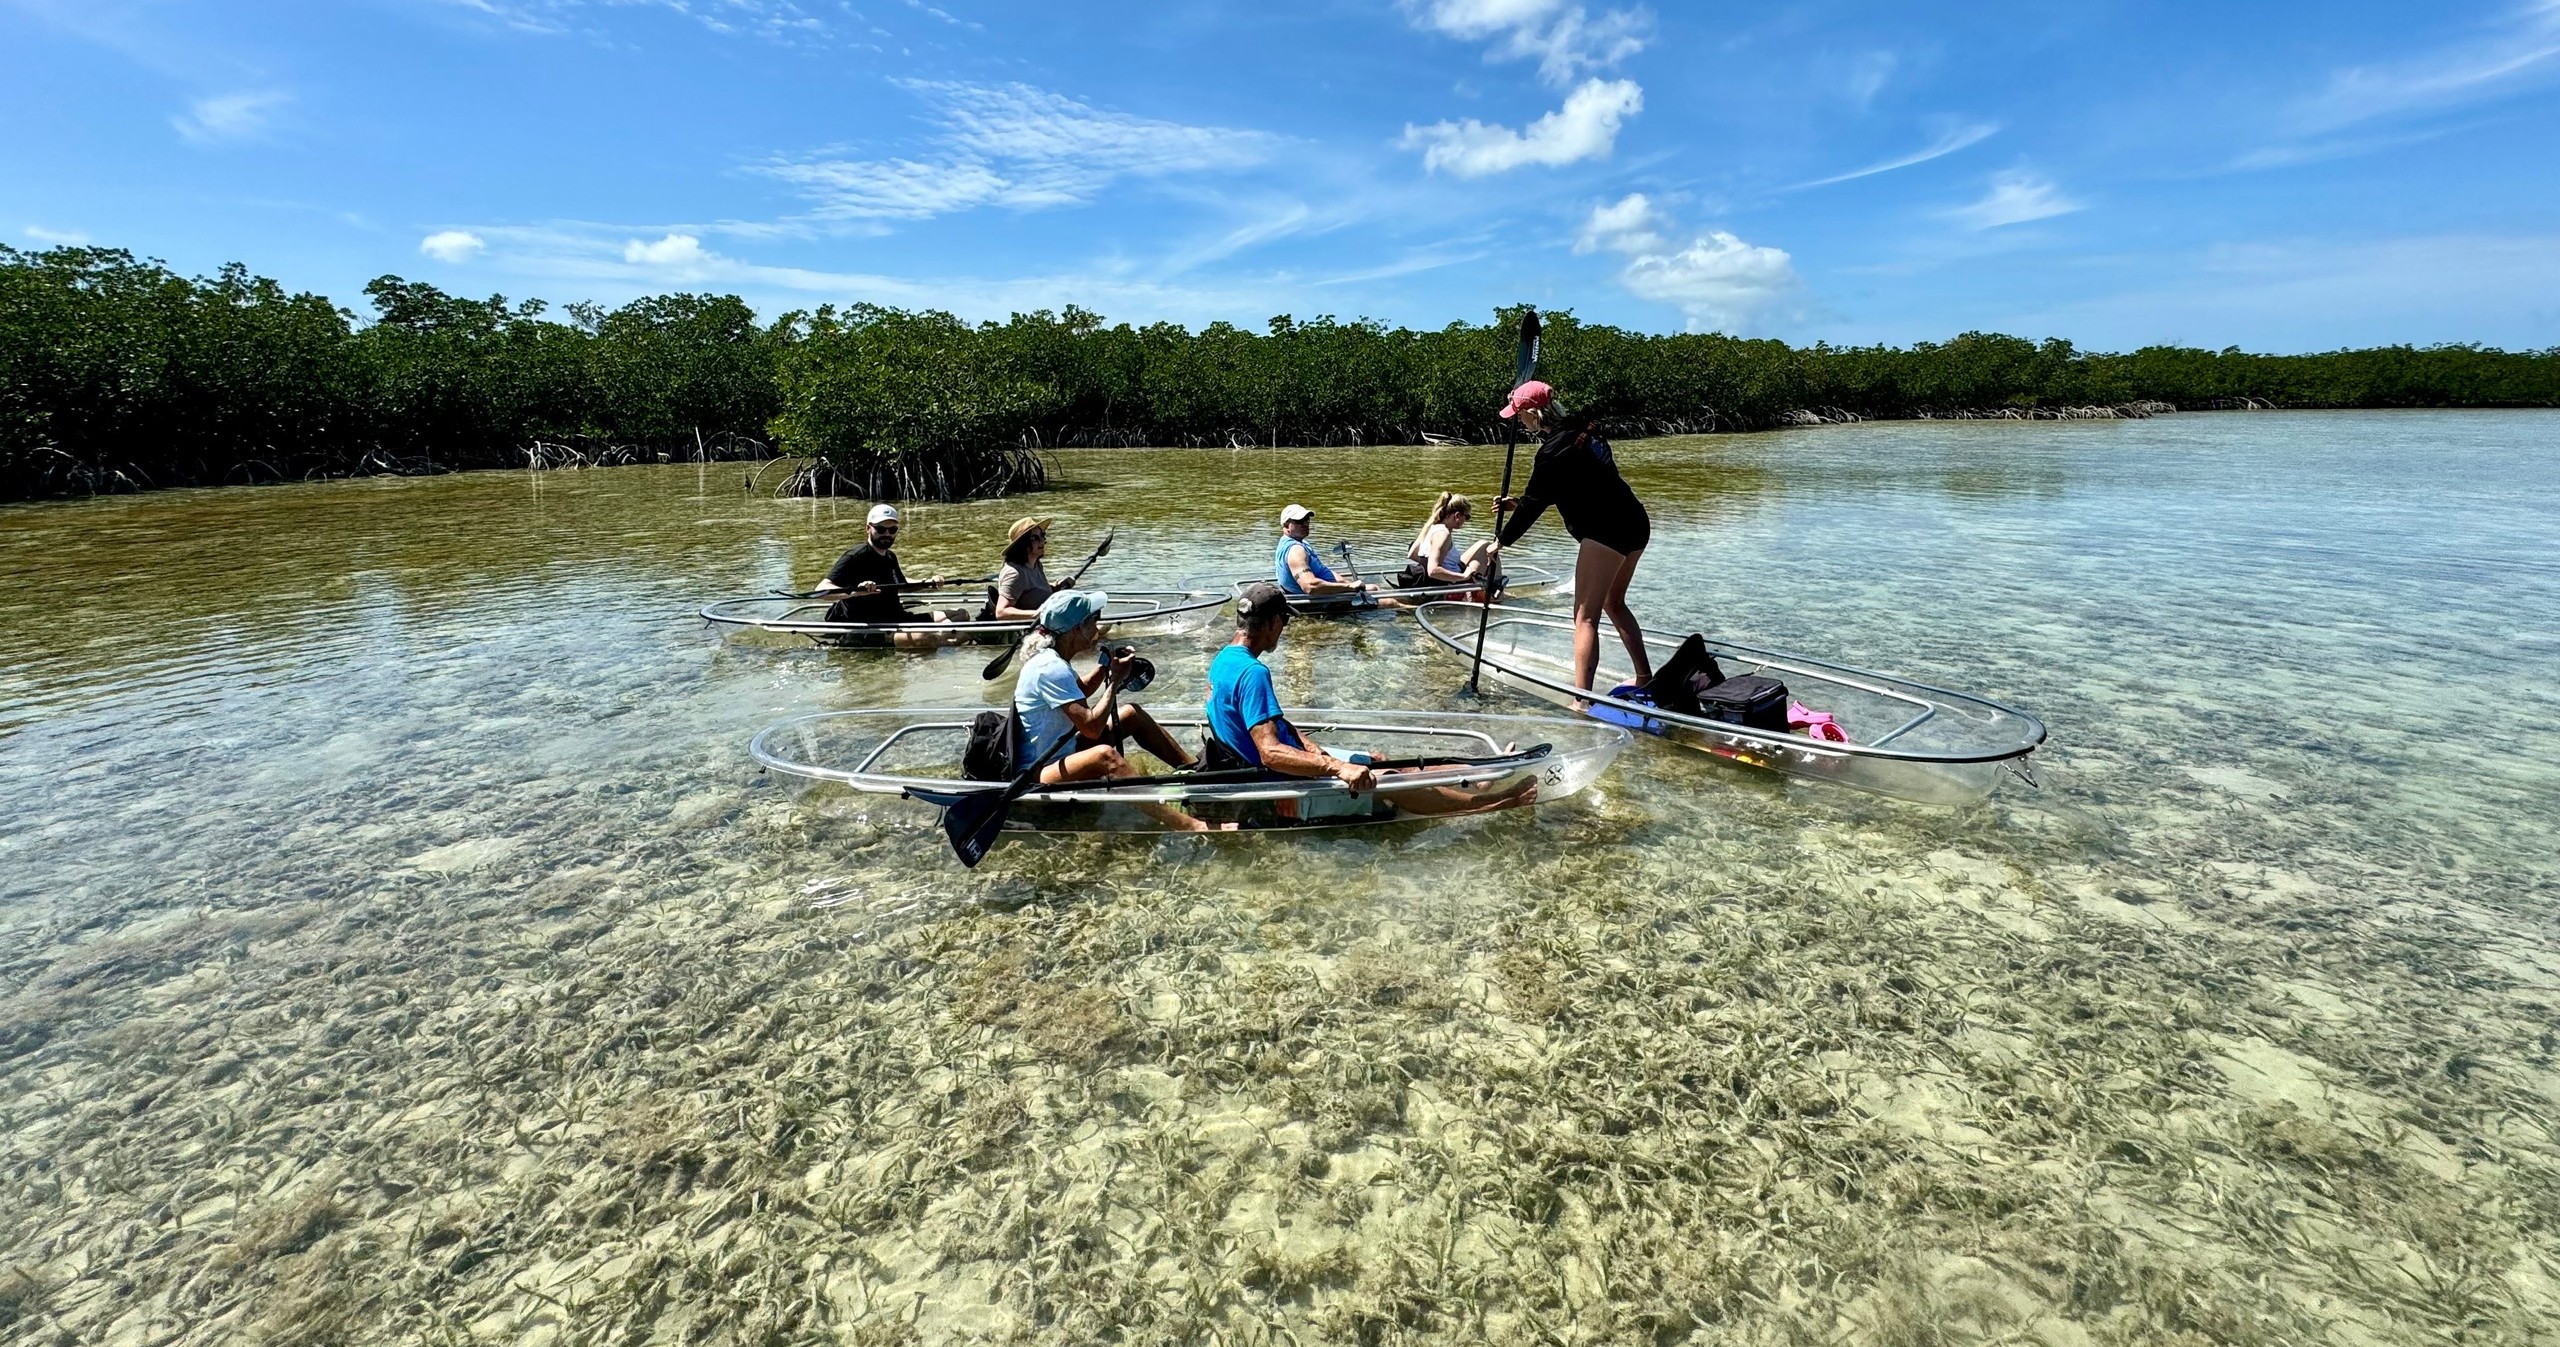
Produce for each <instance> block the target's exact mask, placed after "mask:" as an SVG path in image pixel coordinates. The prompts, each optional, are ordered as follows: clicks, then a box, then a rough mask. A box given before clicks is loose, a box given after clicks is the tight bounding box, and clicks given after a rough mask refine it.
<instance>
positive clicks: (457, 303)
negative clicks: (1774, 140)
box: [0, 247, 2560, 499]
mask: <svg viewBox="0 0 2560 1347" xmlns="http://www.w3.org/2000/svg"><path fill="white" fill-rule="evenodd" d="M365 294H366V296H367V297H368V298H369V299H370V300H371V301H372V305H373V310H374V317H373V319H372V321H370V322H359V321H358V320H357V319H356V317H355V316H354V315H353V314H350V313H348V312H346V311H344V310H341V309H338V308H336V307H335V306H333V305H332V304H330V302H329V301H328V300H326V299H324V298H322V297H320V296H318V295H311V294H289V293H287V292H286V291H285V290H284V289H283V288H282V287H281V286H279V285H277V284H276V283H275V282H273V281H270V280H266V279H263V278H256V277H252V276H250V275H249V274H248V273H247V271H246V270H245V269H243V268H241V267H239V266H236V265H235V266H230V267H225V268H224V269H223V270H222V271H221V272H220V273H219V274H217V275H216V276H214V277H212V278H209V279H196V280H189V279H186V278H183V277H180V276H178V275H176V274H175V273H173V272H171V271H169V270H168V269H167V268H166V267H163V266H161V265H160V264H158V263H156V262H145V261H140V260H137V259H136V258H135V257H134V256H133V255H132V254H131V253H128V252H124V251H121V250H116V249H105V248H56V249H53V250H51V251H48V252H40V253H26V252H19V251H16V250H14V249H9V248H6V247H0V499H7V498H19V497H26V496H34V495H46V494H55V493H60V492H65V491H81V490H93V489H98V488H100V487H106V488H116V487H124V486H137V487H138V486H150V485H164V486H165V485H173V484H177V483H185V482H219V481H242V480H271V479H273V478H277V477H302V476H312V475H326V474H333V473H349V472H363V471H382V470H396V471H413V470H422V469H431V468H433V467H437V466H445V467H482V466H499V465H512V464H518V463H522V462H523V461H524V453H525V450H526V448H527V447H528V446H529V445H530V444H532V443H533V442H535V441H537V440H547V441H559V442H566V443H571V444H580V445H587V446H605V445H614V446H626V447H630V448H637V449H641V450H656V451H664V452H673V453H677V454H689V453H691V452H693V450H694V448H695V446H696V444H697V442H698V441H697V436H698V437H700V441H699V442H704V443H711V444H715V445H716V444H717V443H719V442H720V441H723V440H727V439H735V438H739V437H744V438H749V439H762V438H765V437H767V436H770V437H771V438H772V439H774V440H775V441H776V442H777V443H778V445H779V447H781V448H783V449H786V450H788V451H791V452H794V453H799V454H804V455H807V456H809V457H811V458H813V459H817V460H820V461H821V462H822V463H823V464H824V465H825V469H826V470H825V472H823V473H822V474H820V477H821V478H823V481H818V480H816V479H812V480H813V483H814V484H816V485H818V486H819V487H820V488H821V489H848V488H849V489H854V490H859V491H862V492H865V493H872V494H879V493H886V494H906V493H915V492H921V493H924V494H933V495H951V494H971V493H975V492H979V491H984V490H1002V489H1007V488H1009V487H1017V486H1022V485H1026V484H1031V483H1035V482H1036V481H1037V480H1038V479H1039V474H1038V470H1037V465H1036V463H1034V462H1030V461H1029V460H1027V459H1026V458H1025V457H1024V455H1023V454H1022V452H1021V447H1023V446H1028V447H1031V448H1040V447H1047V446H1053V445H1061V444H1080V443H1086V444H1089V443H1104V444H1140V443H1163V444H1223V443H1265V444H1268V443H1301V444H1304V443H1322V444H1364V443H1366V444H1376V443H1412V442H1413V441H1415V440H1417V439H1419V438H1420V437H1421V435H1422V434H1423V432H1425V431H1430V432H1436V433H1441V434H1456V435H1463V436H1467V437H1469V438H1475V439H1489V438H1493V437H1495V436H1497V435H1498V434H1499V433H1500V427H1499V424H1498V423H1497V422H1496V421H1495V419H1494V417H1493V410H1494V408H1495V407H1497V406H1498V405H1500V403H1501V401H1502V395H1503V393H1504V391H1505V386H1506V384H1507V382H1508V380H1509V378H1510V374H1511V367H1512V336H1511V333H1512V331H1513V328H1514V324H1515V323H1516V321H1517V319H1518V316H1519V311H1518V310H1517V309H1501V310H1497V311H1496V312H1495V314H1494V321H1493V322H1491V323H1489V324H1484V325H1475V324H1468V323H1452V324H1450V325H1449V326H1447V327H1444V328H1440V329H1437V330H1433V331H1417V330H1413V329H1408V328H1389V327H1384V326H1381V325H1379V324H1377V323H1374V322H1370V321H1368V320H1365V319H1362V320H1356V321H1352V322H1342V321H1339V320H1337V319H1335V318H1334V317H1332V316H1330V315H1323V316H1318V317H1315V318H1310V319H1304V320H1301V319H1294V318H1290V317H1287V316H1282V317H1276V318H1273V319H1271V320H1270V322H1269V323H1268V324H1267V325H1266V326H1265V327H1264V329H1263V330H1260V331H1254V330H1250V329H1246V328H1241V327H1236V326H1233V325H1231V324H1227V323H1212V324H1210V325H1209V326H1207V327H1205V328H1202V329H1201V330H1199V331H1198V332H1192V331H1189V330H1187V329H1184V328H1182V327H1178V326H1175V325H1173V324H1170V323H1156V324H1150V325H1148V326H1145V327H1132V326H1131V325H1129V324H1127V323H1120V324H1116V325H1107V324H1106V323H1105V322H1104V320H1103V319H1102V318H1101V317H1100V316H1099V315H1097V314H1093V313H1089V312H1086V311H1084V310H1082V309H1077V308H1073V307H1070V308H1068V309H1067V310H1066V311H1065V312H1064V313H1051V312H1048V311H1046V310H1043V311H1040V312H1037V313H1030V314H1016V315H1014V316H1013V317H1012V318H1011V319H1009V320H1007V321H1005V322H1002V323H980V324H977V325H974V326H973V325H971V324H968V323H965V322H962V321H961V320H960V319H958V318H955V317H953V316H951V315H950V314H947V313H938V312H924V313H909V312H904V311H901V310H896V309H886V308H879V307H875V306H872V305H857V306H855V307H853V308H850V309H847V310H843V311H838V310H835V309H833V308H824V309H820V310H818V311H817V312H816V313H814V314H798V313H795V314H791V315H787V316H785V317H784V318H783V319H782V320H780V321H779V322H777V323H775V324H773V325H772V326H770V327H759V326H758V324H757V322H756V318H755V315H754V313H753V312H752V311H750V310H749V309H748V308H747V306H746V304H745V303H744V302H743V301H741V300H739V299H738V298H737V297H735V296H729V295H718V296H714V295H665V296H658V297H654V298H649V299H643V300H639V301H636V302H634V303H631V304H627V305H625V306H623V307H622V308H619V309H614V310H611V311H607V310H605V309H602V308H600V307H597V306H593V305H584V304H580V305H572V306H570V308H569V310H568V319H569V321H566V322H562V321H558V320H556V319H553V318H550V317H547V316H546V315H545V313H544V309H543V306H542V305H541V304H540V303H538V302H528V303H522V304H509V303H508V302H507V301H506V300H505V299H504V298H501V297H498V296H491V297H490V298H488V299H485V300H479V299H465V298H462V297H460V296H455V295H448V294H446V293H444V292H443V291H441V290H439V289H437V288H436V287H434V286H432V285H427V284H425V283H422V282H415V281H404V280H401V279H400V278H398V277H394V276H385V277H383V278H381V279H379V280H376V281H374V282H373V283H372V284H370V285H368V286H366V287H365ZM1545 317H1546V333H1547V335H1546V344H1545V362H1544V364H1543V366H1542V373H1543V375H1544V377H1546V378H1547V379H1548V381H1549V382H1551V383H1553V384H1555V385H1556V386H1557V388H1558V389H1559V390H1560V391H1561V393H1562V395H1563V397H1564V398H1565V399H1566V401H1567V402H1569V403H1570V404H1571V405H1573V406H1574V407H1576V408H1577V409H1579V408H1586V407H1587V408H1590V409H1593V410H1596V411H1599V412H1601V413H1602V414H1604V415H1606V416H1607V417H1609V418H1611V420H1612V421H1613V422H1615V423H1617V424H1618V425H1619V426H1621V427H1622V428H1623V429H1625V430H1632V431H1647V430H1650V431H1669V430H1733V429H1749V428H1753V427H1759V426H1767V425H1773V424H1778V423H1780V422H1782V421H1783V420H1785V419H1787V418H1788V417H1790V416H1791V415H1792V414H1794V413H1796V412H1798V411H1799V410H1801V409H1806V408H1837V409H1841V410H1845V411H1849V412H1853V413H1856V414H1857V415H1860V416H1864V417H1898V416H1914V415H1929V414H1944V413H1948V412H1954V411H1964V410H1979V409H2006V408H2015V409H2034V408H2052V407H2058V406H2084V405H2091V404H2110V405H2112V404H2119V403H2124V402H2128V401H2133V400H2136V399H2149V400H2157V401H2163V402H2168V403H2172V404H2175V405H2178V406H2182V407H2213V406H2229V405H2235V404H2238V403H2241V402H2243V401H2248V402H2257V403H2273V404H2275V405H2278V406H2287V407H2511V406H2537V407H2548V406H2560V351H2542V352H2507V351H2500V350H2495V349H2491V348H2486V347H2480V346H2437V347H2426V348H2419V347H2408V346H2392V347H2381V348H2376V349H2372V350H2361V351H2335V352H2329V353H2326V354H2319V355H2250V354H2246V353H2243V352H2241V351H2239V350H2237V349H2226V350H2222V351H2204V350H2191V349H2187V348H2182V347H2145V348H2143V349H2141V350H2138V351H2134V352H2132V353H2130V354H2126V355H2093V354H2085V353H2083V352H2080V351H2078V350H2076V349H2074V347H2073V346H2072V344H2071V343H2070V342H2068V341H2063V340H2060V339H2048V340H2045V341H2043V342H2040V343H2039V342H2031V341H2028V340H2025V339H2023V338H2019V337H2011V336H2004V335H2001V334H1998V333H1988V332H1968V333H1965V334H1963V335H1962V336H1959V337H1956V338H1954V339H1953V340H1950V341H1946V342H1921V343H1918V344H1916V345H1913V346H1911V347H1909V348H1897V347H1888V346H1859V347H1835V346H1830V345H1826V344H1816V345H1813V346H1809V347H1791V346H1788V345H1787V344H1786V343H1784V342H1779V341H1767V340H1759V341H1754V340H1746V339H1742V338H1738V337H1729V336H1724V335H1721V334H1702V333H1683V334H1677V335H1654V334H1648V333H1641V332H1630V331H1627V330H1625V329H1622V328H1614V327H1607V326H1602V325H1599V324H1589V323H1582V322H1579V321H1577V320H1576V319H1575V318H1574V316H1573V315H1572V314H1571V313H1570V312H1565V311H1555V312H1550V313H1548V314H1547V315H1546V316H1545Z"/></svg>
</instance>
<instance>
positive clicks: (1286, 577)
mask: <svg viewBox="0 0 2560 1347" xmlns="http://www.w3.org/2000/svg"><path fill="white" fill-rule="evenodd" d="M1315 526H1316V512H1315V511H1313V510H1310V509H1308V508H1307V507H1306V506H1303V505H1291V506H1290V507H1289V508H1287V509H1285V510H1282V511H1281V512H1280V545H1279V546H1278V547H1276V548H1273V549H1272V552H1271V580H1272V583H1273V584H1276V585H1278V586H1279V587H1280V588H1281V590H1282V591H1283V592H1285V593H1290V594H1297V595H1301V596H1303V597H1307V598H1318V599H1320V598H1325V597H1328V596H1335V595H1352V594H1366V593H1369V592H1370V591H1371V590H1372V589H1374V588H1376V587H1375V586H1373V585H1365V584H1362V583H1360V582H1359V581H1357V580H1345V579H1342V578H1341V577H1339V576H1336V575H1335V574H1334V573H1333V571H1332V570H1331V569H1330V568H1328V567H1327V566H1326V565H1325V564H1324V563H1323V562H1322V561H1320V560H1318V559H1317V558H1316V550H1315V549H1314V548H1312V547H1309V546H1308V545H1307V535H1308V534H1309V533H1311V532H1313V531H1314V529H1315Z"/></svg>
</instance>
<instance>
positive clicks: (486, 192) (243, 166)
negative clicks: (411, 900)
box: [0, 0, 2560, 350]
mask: <svg viewBox="0 0 2560 1347" xmlns="http://www.w3.org/2000/svg"><path fill="white" fill-rule="evenodd" d="M0 121H5V123H6V125H7V126H8V127H9V128H11V130H10V133H9V134H8V135H6V136H0V241H6V242H9V243H12V244H15V245H17V246H20V247H27V246H41V245H44V244H47V243H50V242H56V241H94V242H98V243H105V244H114V245H118V246H124V247H130V248H133V249H135V250H136V251H139V252H142V253H145V254H148V255H152V256H157V257H162V258H165V259H167V260H168V261H169V262H170V263H171V264H172V265H174V266H177V267H179V268H180V269H182V270H187V271H209V270H210V269H212V268H213V267H214V266H216V265H218V264H220V263H221V262H224V261H227V260H233V259H237V260H241V261H245V262H247V263H248V264H249V265H250V266H251V267H252V268H253V269H254V270H256V271H259V272H261V273H264V274H268V275H273V276H276V277H278V278H279V279H281V280H283V281H285V282H286V283H287V284H289V285H291V286H294V287H297V288H310V289H317V290H320V291H322V292H324V293H327V294H329V295H331V296H333V297H334V298H337V299H338V300H339V301H340V302H341V303H347V304H350V305H354V306H357V307H361V295H360V293H359V291H360V287H361V286H362V284H363V283H364V282H365V281H366V280H367V279H370V278H371V277H373V276H376V275H380V274H383V273H386V272H391V273H398V274H401V275H404V276H409V277H412V278H416V279H423V280H429V281H433V282H435V283H437V284H439V285H442V286H445V287H447V288H450V289H454V290H457V291H462V292H466V293H470V294H475V295H477V294H488V293H492V292H502V293H505V294H507V295H510V296H516V297H523V296H538V297H541V298H545V299H549V300H553V301H555V302H558V301H568V300H574V299H582V298H585V299H597V300H603V301H607V302H616V301H620V300H623V299H627V298H629V297H632V296H634V295H639V294H644V293H650V292H654V291H663V290H669V289H709V290H721V291H733V292H736V293H739V294H742V295H745V296H746V297H747V298H748V299H749V300H750V301H751V302H752V303H754V304H755V305H756V306H757V307H758V308H759V309H761V310H763V311H764V312H766V313H767V314H773V313H778V312H780V311H782V310H784V309H787V308H794V307H814V306H815V305H817V304H820V303H825V302H836V303H846V302H851V301H857V300H869V301H873V302H878V303H886V304H894V305H901V306H908V307H936V308H945V309H950V310H952V311H954V312H957V313H960V314H962V315H963V316H966V317H971V318H983V317H1002V316H1003V315H1004V314H1006V313H1008V312H1011V311H1014V310H1021V309H1032V308H1057V307H1060V306H1063V305H1065V304H1068V303H1076V304H1081V305H1083V306H1085V307H1087V308H1090V309H1094V310H1097V311H1099V312H1101V313H1103V314H1105V315H1107V316H1109V317H1111V318H1113V319H1130V320H1134V321H1148V320H1155V319H1171V320H1174V321H1178V322H1183V323H1186V324H1191V325H1195V326H1196V325H1198V324H1201V323H1204V322H1207V321H1210V320H1212V319H1221V318H1223V319H1227V320H1230V321H1235V322H1239V323H1245V324H1252V325H1258V324H1260V323H1261V322H1262V321H1263V320H1264V319H1265V318H1267V317H1269V316H1270V315H1272V314H1277V313H1283V312H1287V313H1295V314H1298V315H1301V316H1307V315H1313V314H1319V313H1331V314H1335V315H1338V316H1341V317H1345V318H1349V317H1353V316H1368V317H1374V318H1378V319H1381V320H1385V321H1388V322H1400V323H1409V324H1417V325H1438V324H1441V323H1445V322H1449V321H1452V320H1459V319H1464V320H1469V321H1481V320H1483V319H1484V318H1485V317H1486V316H1487V315H1488V314H1489V312H1490V311H1491V309H1492V308H1493V307H1494V306H1495V305H1497V304H1501V303H1507V302H1513V301H1517V300H1524V299H1525V300H1530V301H1534V302H1537V303H1541V304H1545V305H1549V306H1559V307H1567V308H1571V309H1572V310H1574V311H1575V312H1576V313H1578V314H1580V315H1582V316H1583V317H1585V318H1586V319H1593V320H1599V321H1607V322H1615V323H1621V324H1625V325H1628V326H1631V327H1638V328H1644V329H1650V330H1677V329H1681V328H1698V329H1716V330H1724V331H1738V332H1744V333H1748V334H1752V335H1769V336H1779V337H1785V338H1787V339H1789V340H1794V341H1811V340H1815V339H1825V340H1830V341H1835V342H1868V341H1879V340H1881V341H1890V342H1897V343H1899V342H1908V341H1912V340H1917V339H1937V338H1944V337H1947V336H1950V335H1953V334H1954V333H1957V332H1960V331H1964V330H1967V329H1974V328H1987V329H1995V330H2001V331H2008V332H2015V333H2018V334H2021V335H2025V336H2030V337H2043V336H2065V337H2069V338H2071V339H2073V340H2074V341H2077V342H2078V343H2080V344H2081V345H2082V346H2083V347H2084V348H2089V349H2125V348H2129V347H2132V346H2136V345H2141V344H2145V343H2150V342H2180V343H2187V344H2193V345H2202V346H2216V347H2218V346H2223V345H2228V344H2236V345H2240V346H2244V347H2248V348H2251V349H2259V350H2320V349H2329V348H2333V347H2338V346H2345V345H2364V344H2372V343H2381V342H2394V341H2411V342H2420V343H2426V342H2439V341H2484V342H2489V343H2494V344H2500V345H2505V346H2509V347H2550V346H2560V169H2556V168H2555V164H2560V152H2555V149H2554V141H2555V140H2556V139H2560V0H2529V2H2528V0H2487V2H2481V0H2448V3H2443V4H2437V5H2423V6H2422V5H2409V4H2405V3H2400V4H2385V3H2370V2H2368V0H2333V2H2332V3H2326V4H2321V5H2312V4H2303V3H2268V4H2260V5H2254V6H2242V5H2229V4H2213V5H2206V4H2197V3H2186V0H2159V2H2156V3H2146V4H2140V5H2134V4H2124V3H2068V2H2065V3H2050V2H2048V3H2041V4H2023V3H2011V2H2010V0H1975V2H1974V3H1967V4H1938V3H1909V4H1902V5H1882V4H1870V5H1851V4H1845V3H1819V2H1817V3H1803V4H1769V5H1720V6H1694V5H1668V4H1628V5H1614V4H1606V3H1581V4H1576V3H1570V2H1568V0H1317V2H1316V3H1309V4H1303V5H1275V4H1270V3H1263V4H1211V3H1186V2H1181V0H1176V2H1174V3H1160V4H1147V3H1124V4H1119V5H1110V6H1102V5H1075V4H1065V3H1055V2H1052V3H1038V4H1034V3H1012V0H1004V2H1003V3H995V2H992V0H328V2H326V3H261V2H259V0H235V2H233V3H224V4H210V3H184V2H181V0H0Z"/></svg>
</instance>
